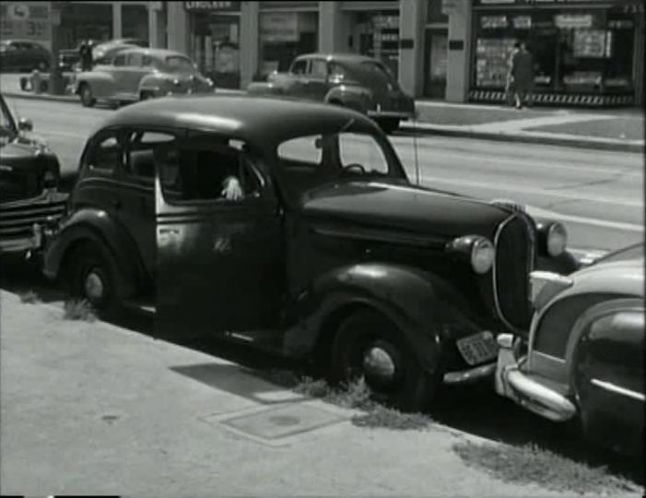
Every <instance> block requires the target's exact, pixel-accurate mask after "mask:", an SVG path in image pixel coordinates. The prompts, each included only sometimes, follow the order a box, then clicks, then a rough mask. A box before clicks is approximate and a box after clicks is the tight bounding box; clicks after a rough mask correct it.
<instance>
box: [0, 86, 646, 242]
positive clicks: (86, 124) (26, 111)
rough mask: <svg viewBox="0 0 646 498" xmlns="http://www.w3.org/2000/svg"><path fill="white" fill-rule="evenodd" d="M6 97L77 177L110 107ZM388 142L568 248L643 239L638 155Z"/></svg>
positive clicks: (440, 140)
mask: <svg viewBox="0 0 646 498" xmlns="http://www.w3.org/2000/svg"><path fill="white" fill-rule="evenodd" d="M7 100H8V102H9V103H10V105H12V106H13V107H14V109H16V110H17V112H18V113H19V114H20V115H22V116H25V117H29V118H31V119H32V120H33V122H34V132H35V133H37V134H39V135H41V136H43V137H44V138H45V139H47V140H48V141H49V143H50V145H51V147H52V149H53V150H54V151H55V152H56V153H57V154H58V155H59V158H60V159H61V163H62V168H63V174H64V175H66V176H67V178H71V177H72V176H73V175H74V174H75V172H76V169H77V167H78V160H79V157H80V154H81V152H82V149H83V146H84V144H85V140H86V139H87V137H88V136H89V135H90V133H91V131H92V129H93V128H94V127H96V126H98V125H99V124H100V123H101V121H102V120H104V119H106V118H107V117H108V116H109V115H110V113H112V112H114V111H112V110H110V109H107V108H91V109H88V108H84V107H81V106H80V105H71V104H69V103H61V102H53V101H41V100H26V99H18V98H8V99H7ZM505 112H514V111H505ZM520 112H524V111H520ZM530 112H534V111H530ZM391 141H392V143H393V144H394V146H395V147H396V149H397V152H398V153H399V155H400V157H401V158H402V162H403V164H404V166H405V168H406V170H407V172H408V174H409V177H410V178H411V180H412V181H414V182H416V181H417V180H418V179H419V181H420V183H421V184H422V185H425V186H427V187H432V188H438V189H444V190H449V191H454V192H457V193H460V194H465V195H471V196H474V197H479V198H484V199H496V198H505V199H512V200H515V201H516V202H519V203H522V204H526V205H528V210H529V212H530V213H531V214H533V215H536V216H540V217H548V218H555V219H559V220H561V221H563V222H564V223H565V224H566V226H567V228H568V230H569V232H570V245H571V246H572V247H576V248H581V249H601V250H611V249H616V248H619V247H623V246H625V245H627V244H630V243H633V242H636V241H640V240H643V228H644V217H643V214H644V193H643V184H644V157H643V155H642V154H641V153H630V152H618V151H606V150H591V149H583V148H573V147H561V146H553V145H543V144H527V143H517V142H510V143H506V142H495V141H491V140H476V139H467V138H464V137H449V136H439V135H430V136H429V135H418V134H413V133H409V132H405V131H404V132H401V133H398V134H395V135H392V136H391ZM416 164H417V165H418V167H416ZM68 183H69V182H68Z"/></svg>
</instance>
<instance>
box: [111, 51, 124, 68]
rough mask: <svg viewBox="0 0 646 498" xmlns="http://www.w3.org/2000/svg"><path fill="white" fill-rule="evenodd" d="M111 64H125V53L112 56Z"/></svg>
mask: <svg viewBox="0 0 646 498" xmlns="http://www.w3.org/2000/svg"><path fill="white" fill-rule="evenodd" d="M113 64H114V65H115V66H125V65H126V56H125V55H123V54H121V55H117V56H116V57H115V58H114V63H113Z"/></svg>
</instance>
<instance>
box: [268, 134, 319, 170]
mask: <svg viewBox="0 0 646 498" xmlns="http://www.w3.org/2000/svg"><path fill="white" fill-rule="evenodd" d="M321 141H322V138H321V136H320V135H311V136H307V137H298V138H293V139H291V140H287V141H285V142H283V143H281V144H280V145H279V146H278V149H277V150H276V153H277V154H278V158H279V159H280V160H281V163H282V164H283V165H284V166H287V167H290V166H291V167H299V166H300V167H310V168H316V167H317V166H319V165H320V164H321V160H322V157H323V151H322V148H321Z"/></svg>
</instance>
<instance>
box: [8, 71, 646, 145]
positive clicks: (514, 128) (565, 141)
mask: <svg viewBox="0 0 646 498" xmlns="http://www.w3.org/2000/svg"><path fill="white" fill-rule="evenodd" d="M21 76H25V75H20V74H1V75H0V88H1V90H2V93H3V94H4V95H6V96H7V97H14V98H28V99H43V100H52V101H59V102H70V103H74V104H79V100H78V97H76V96H74V95H61V96H53V95H48V94H34V93H32V92H25V91H22V90H21V89H20V83H19V82H20V77H21ZM218 92H219V93H223V94H244V92H243V91H241V90H227V89H220V90H218ZM416 106H417V110H418V119H417V120H416V121H415V122H411V121H407V122H404V123H402V130H403V131H405V132H414V131H417V132H421V133H428V134H436V135H447V136H456V137H468V138H479V139H488V140H502V141H515V142H527V143H543V144H550V145H565V146H570V147H582V148H592V149H603V150H616V151H625V152H643V151H644V113H643V110H640V109H636V108H631V109H593V110H590V109H567V110H565V109H554V108H531V109H526V108H524V109H522V110H516V109H513V108H510V107H507V106H492V105H480V104H453V103H448V102H443V101H429V100H417V101H416Z"/></svg>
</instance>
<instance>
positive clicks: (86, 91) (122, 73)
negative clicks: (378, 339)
mask: <svg viewBox="0 0 646 498" xmlns="http://www.w3.org/2000/svg"><path fill="white" fill-rule="evenodd" d="M75 86H76V88H75V91H74V93H76V94H78V95H79V96H80V98H81V103H82V104H83V105H84V106H86V107H91V106H93V105H94V104H95V103H96V101H97V100H103V101H106V102H109V103H111V104H116V105H119V104H120V103H124V102H136V101H138V100H145V99H148V98H153V97H162V96H165V95H170V94H190V93H212V92H214V91H215V85H214V83H213V81H211V80H210V79H209V78H205V77H204V76H203V75H202V74H200V72H199V71H197V69H196V68H195V65H194V64H193V62H192V61H191V59H189V58H188V57H187V56H186V55H184V54H182V53H180V52H174V51H172V50H162V49H148V48H140V47H136V48H127V49H122V50H120V51H119V52H118V53H117V54H116V55H115V56H114V58H113V59H112V60H111V62H110V63H109V64H99V65H96V66H95V67H94V69H93V70H92V71H85V72H81V73H77V76H76V82H75Z"/></svg>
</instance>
